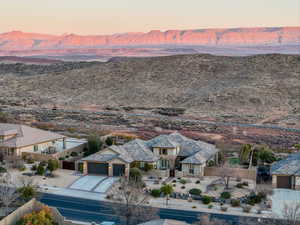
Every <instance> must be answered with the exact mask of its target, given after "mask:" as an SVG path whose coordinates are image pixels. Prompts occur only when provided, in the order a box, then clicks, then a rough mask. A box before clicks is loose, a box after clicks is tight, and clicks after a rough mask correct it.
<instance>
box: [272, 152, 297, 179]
mask: <svg viewBox="0 0 300 225" xmlns="http://www.w3.org/2000/svg"><path fill="white" fill-rule="evenodd" d="M271 174H282V175H299V176H300V153H295V154H292V155H290V156H288V157H287V158H285V159H283V160H280V161H278V162H276V163H274V164H273V165H272V166H271Z"/></svg>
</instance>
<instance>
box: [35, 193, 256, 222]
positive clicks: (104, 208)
mask: <svg viewBox="0 0 300 225" xmlns="http://www.w3.org/2000/svg"><path fill="white" fill-rule="evenodd" d="M40 201H41V202H43V203H44V204H47V205H49V206H52V207H56V208H57V209H58V210H59V211H60V213H61V214H62V215H63V216H64V217H66V218H67V219H69V220H77V221H84V222H97V223H100V222H102V221H114V222H116V223H117V224H121V222H120V218H119V217H118V216H116V215H114V212H113V209H112V205H113V204H112V203H108V202H103V201H96V200H88V199H81V198H74V197H66V196H60V195H53V194H43V195H42V196H41V198H40ZM200 214H201V213H200V212H195V211H185V210H175V209H159V217H160V218H161V219H175V220H180V221H185V222H188V223H193V222H196V221H198V217H199V215H200ZM212 217H215V218H218V219H222V220H225V221H226V222H227V223H228V224H231V225H237V224H239V221H240V217H238V216H231V215H222V214H212ZM254 220H256V219H254Z"/></svg>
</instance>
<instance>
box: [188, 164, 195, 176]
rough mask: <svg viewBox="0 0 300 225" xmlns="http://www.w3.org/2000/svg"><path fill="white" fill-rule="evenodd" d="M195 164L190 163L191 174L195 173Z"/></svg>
mask: <svg viewBox="0 0 300 225" xmlns="http://www.w3.org/2000/svg"><path fill="white" fill-rule="evenodd" d="M194 172H195V171H194V165H193V164H189V174H194Z"/></svg>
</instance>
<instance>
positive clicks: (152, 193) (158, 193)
mask: <svg viewBox="0 0 300 225" xmlns="http://www.w3.org/2000/svg"><path fill="white" fill-rule="evenodd" d="M160 193H161V191H160V189H153V190H152V191H151V195H152V196H153V197H155V198H158V197H160Z"/></svg>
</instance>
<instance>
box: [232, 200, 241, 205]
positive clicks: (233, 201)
mask: <svg viewBox="0 0 300 225" xmlns="http://www.w3.org/2000/svg"><path fill="white" fill-rule="evenodd" d="M230 204H231V206H232V207H239V206H240V205H241V202H240V200H238V199H231V201H230Z"/></svg>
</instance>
